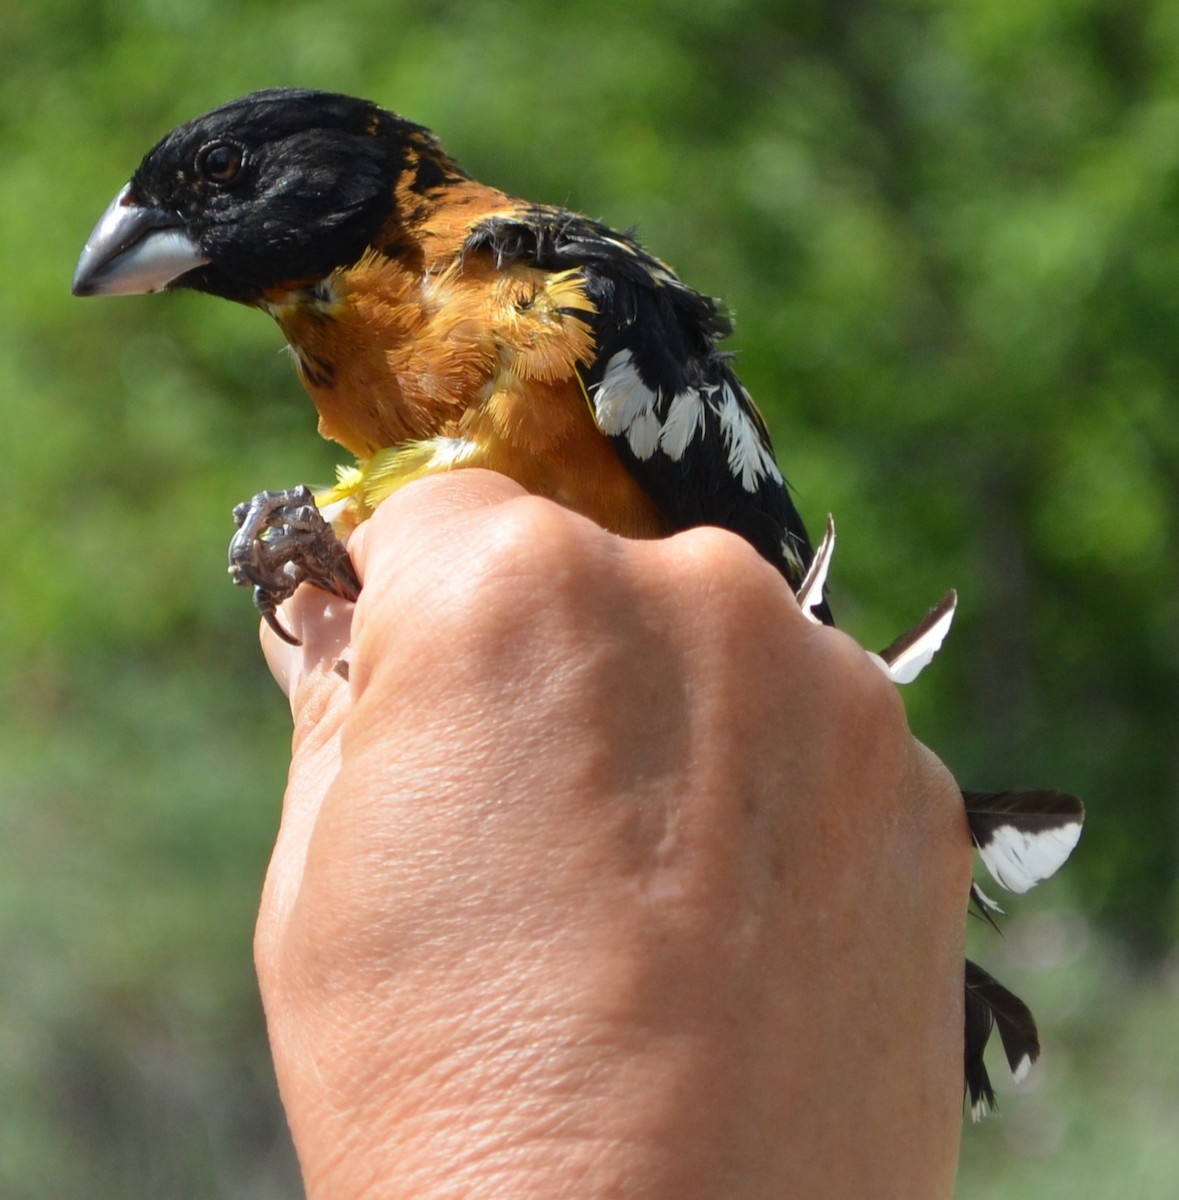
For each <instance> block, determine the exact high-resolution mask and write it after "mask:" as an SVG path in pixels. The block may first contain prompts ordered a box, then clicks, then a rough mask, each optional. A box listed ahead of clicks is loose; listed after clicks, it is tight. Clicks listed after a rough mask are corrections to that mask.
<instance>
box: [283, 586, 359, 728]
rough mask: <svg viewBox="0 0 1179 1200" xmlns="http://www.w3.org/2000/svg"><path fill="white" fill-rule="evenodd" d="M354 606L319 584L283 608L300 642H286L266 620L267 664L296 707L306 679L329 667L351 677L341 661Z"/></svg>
mask: <svg viewBox="0 0 1179 1200" xmlns="http://www.w3.org/2000/svg"><path fill="white" fill-rule="evenodd" d="M353 607H354V605H352V604H350V603H349V602H348V601H346V600H341V599H340V598H339V597H338V596H331V595H329V594H328V593H327V592H323V591H320V590H319V588H314V587H301V588H299V590H298V591H297V592H296V593H295V594H294V596H292V597H291V599H290V600H288V601H287V602H286V603H285V604H283V605H282V607H281V608H280V609H279V620H280V621H281V622H282V624H283V627H284V628H286V629H289V630H290V631H291V632H292V633H293V634H294V635H295V637H296V638H298V639H299V644H298V645H294V646H293V645H291V644H290V643H288V642H284V641H283V640H282V639H281V638H280V637H279V636H278V635H277V634H276V633H275V632H274V630H272V629H271V628H270V626H269V625H267V624H266V623H265V622H263V623H262V627H261V635H260V640H261V642H262V653H263V654H264V655H265V657H266V665H267V666H268V667H269V668H270V673H271V674H272V675H273V676H274V679H275V682H276V683H277V684H278V686H279V687H280V688H282V690H283V691H284V692H285V693H286V695H287V698H288V699H289V700H290V701H291V708H292V711H294V709H295V705H296V702H297V698H298V694H299V687H300V685H301V683H302V682H303V680H304V679H307V678H309V677H311V676H313V675H316V674H320V673H322V672H324V671H327V670H330V671H334V672H335V673H336V674H337V675H339V676H340V677H341V678H346V677H347V672H346V670H341V669H340V666H339V664H340V663H342V662H346V661H347V650H348V644H349V641H350V640H351V636H352V610H353Z"/></svg>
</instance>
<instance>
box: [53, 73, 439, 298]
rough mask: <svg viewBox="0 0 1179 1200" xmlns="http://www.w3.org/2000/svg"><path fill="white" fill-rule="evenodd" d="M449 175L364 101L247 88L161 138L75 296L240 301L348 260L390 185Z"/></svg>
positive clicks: (96, 241) (414, 138) (422, 142)
mask: <svg viewBox="0 0 1179 1200" xmlns="http://www.w3.org/2000/svg"><path fill="white" fill-rule="evenodd" d="M410 159H412V160H413V161H414V162H415V163H416V164H417V165H418V166H417V169H418V170H419V171H420V170H421V162H422V160H423V159H428V160H429V162H430V164H431V171H432V174H433V175H434V176H435V177H437V178H439V179H441V178H458V177H460V176H461V173H460V172H459V171H458V169H457V168H456V167H455V166H454V164H453V163H451V162H450V160H449V159H447V158H446V156H445V154H444V153H443V152H442V150H441V149H440V148H439V147H438V145H437V143H436V142H435V141H434V140H433V138H432V137H431V135H430V134H429V133H428V132H427V131H426V130H424V129H422V128H421V126H418V125H413V124H411V123H410V122H408V121H405V120H403V119H402V118H401V117H398V116H396V115H395V114H393V113H390V112H387V111H386V110H384V109H382V108H379V107H378V106H377V105H375V104H372V103H369V102H368V101H365V100H357V99H354V98H353V97H351V96H340V95H334V94H331V93H327V92H315V91H308V90H303V89H295V88H273V89H270V90H267V91H263V92H254V93H252V94H251V95H249V96H244V97H243V98H242V99H240V100H233V101H231V102H230V103H229V104H224V105H222V106H221V107H220V108H215V109H213V110H212V112H208V113H206V114H205V115H204V116H201V117H197V118H196V119H195V120H192V121H188V122H186V123H185V124H184V125H180V126H178V127H177V128H176V129H173V130H172V132H171V133H169V134H167V135H166V136H165V137H164V138H162V139H161V140H160V141H159V142H158V143H157V144H156V145H155V146H154V147H153V148H152V149H151V150H150V151H149V152H148V153H147V155H146V156H145V158H144V159H143V161H142V162H141V163H140V164H139V168H138V169H137V170H136V172H135V174H134V175H133V176H132V177H131V181H130V182H129V183H128V184H127V186H126V187H125V188H124V189H123V191H122V192H120V193H119V195H118V196H117V197H116V198H115V200H114V202H113V203H112V204H111V206H110V207H109V208H108V209H107V211H106V213H105V215H104V216H103V218H102V220H101V221H100V222H99V224H98V226H97V227H96V228H95V230H94V232H93V233H92V234H91V236H90V239H89V241H88V242H87V243H86V248H85V250H83V252H82V257H81V259H80V260H79V263H78V270H77V273H76V274H75V276H74V292H75V294H77V295H102V294H106V295H111V294H120V293H134V292H148V291H159V290H161V289H163V288H166V287H188V288H195V289H197V290H199V291H204V292H211V293H213V294H215V295H219V296H225V297H228V298H229V299H232V300H241V301H244V302H246V303H249V302H251V301H253V300H256V299H257V298H258V297H259V296H260V295H261V294H262V293H263V292H266V291H268V290H269V289H272V288H275V287H279V286H281V285H284V284H291V283H306V282H312V281H315V280H317V279H320V278H322V277H323V276H324V275H326V274H328V273H329V272H330V271H332V270H333V269H335V268H336V267H341V266H347V265H349V264H350V263H352V262H355V261H356V259H357V258H359V257H360V255H361V254H362V253H363V251H364V250H365V249H366V247H368V246H369V245H370V244H371V243H372V241H373V238H374V237H375V236H376V234H377V233H378V231H379V230H380V229H381V228H382V227H383V226H386V225H387V224H388V223H389V222H390V219H391V218H392V217H393V210H394V203H395V200H394V192H395V184H396V181H397V179H398V176H399V175H400V174H401V172H402V171H403V170H404V169H405V167H406V164H407V161H409V160H410Z"/></svg>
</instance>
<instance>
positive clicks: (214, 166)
mask: <svg viewBox="0 0 1179 1200" xmlns="http://www.w3.org/2000/svg"><path fill="white" fill-rule="evenodd" d="M242 157H243V154H242V148H241V147H240V146H235V145H234V144H233V143H232V142H210V143H209V144H208V145H207V146H202V147H201V148H200V149H199V150H198V151H197V156H196V169H197V171H198V172H199V173H200V174H201V175H202V176H203V177H204V178H205V179H207V180H209V182H210V183H232V182H233V181H234V180H235V179H236V178H237V175H238V172H239V171H240V170H241V169H242Z"/></svg>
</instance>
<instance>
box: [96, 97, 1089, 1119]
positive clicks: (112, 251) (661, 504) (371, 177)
mask: <svg viewBox="0 0 1179 1200" xmlns="http://www.w3.org/2000/svg"><path fill="white" fill-rule="evenodd" d="M180 287H184V288H191V289H194V290H197V291H202V292H209V293H211V294H212V295H215V296H223V297H225V298H227V299H230V300H236V301H238V302H240V303H243V304H247V305H251V306H253V307H255V308H261V309H263V310H264V311H266V312H268V313H269V314H270V315H271V316H272V317H274V319H275V320H276V321H277V322H278V324H279V325H280V327H281V328H282V331H283V333H284V334H285V335H286V338H287V342H288V343H289V346H290V349H291V351H292V353H293V356H294V359H295V363H296V366H297V369H298V372H299V375H300V377H301V378H302V380H303V383H304V385H305V386H306V388H307V390H308V392H310V394H311V398H312V400H313V401H314V402H315V406H316V408H317V409H318V411H319V429H320V432H321V433H322V434H323V435H324V436H325V437H328V438H331V439H333V440H334V441H337V442H339V443H340V444H341V445H342V446H344V447H345V448H346V449H347V450H349V451H350V452H351V453H352V454H353V455H354V456H355V459H356V463H355V465H354V466H349V467H348V468H346V469H343V470H342V471H341V472H340V477H339V480H338V482H337V484H336V486H335V487H333V488H332V489H330V490H329V491H327V492H326V493H321V494H320V495H319V496H318V497H317V498H316V500H317V501H318V510H317V508H316V504H315V502H314V501H313V500H312V497H311V494H310V493H309V492H308V491H307V490H306V489H292V490H291V491H290V492H281V493H262V494H260V495H259V496H258V497H255V499H254V500H253V501H251V502H249V503H248V504H246V505H242V506H239V508H238V510H237V511H236V513H235V516H236V518H237V520H238V522H239V525H240V526H241V528H240V529H239V534H238V536H237V537H236V538H235V540H234V544H233V550H232V551H231V560H232V565H233V567H234V571H235V575H236V578H237V579H238V581H239V582H247V583H250V584H252V585H253V586H254V588H255V599H256V601H257V602H258V603H259V607H260V608H261V609H262V611H263V614H264V615H265V616H266V618H267V619H268V620H269V621H271V622H272V624H274V626H275V628H276V629H278V630H279V632H280V633H283V634H284V636H285V631H283V630H282V629H281V626H279V625H278V623H277V621H276V619H275V616H274V607H275V604H276V603H277V601H278V600H280V599H282V598H284V597H285V596H286V595H289V594H290V593H291V592H292V591H293V590H294V588H295V587H296V586H297V585H298V583H299V582H300V581H302V580H305V579H306V580H310V581H312V582H315V583H318V584H319V585H320V586H324V587H327V588H328V589H329V590H332V591H336V592H338V593H339V594H342V595H344V596H348V597H352V596H354V595H355V592H356V589H357V588H358V586H359V585H358V584H357V582H356V580H355V576H354V575H353V574H352V572H351V566H350V563H349V561H348V558H347V554H346V552H345V551H344V550H343V549H342V547H341V546H340V544H339V543H338V542H337V541H336V540H335V539H334V537H332V536H330V534H329V533H328V531H327V529H326V526H324V524H323V521H322V519H321V517H320V516H319V511H323V512H326V513H328V514H329V515H330V519H331V520H332V522H333V523H334V524H335V526H336V528H337V529H338V530H340V531H345V530H347V529H348V528H351V527H352V526H354V525H355V524H357V523H358V522H359V521H362V520H364V518H365V517H366V516H367V515H369V514H370V513H371V512H372V510H373V509H374V507H375V506H376V505H377V504H379V503H380V502H381V500H382V499H383V498H384V497H386V496H387V495H389V494H390V492H392V491H393V490H394V489H396V488H397V487H399V486H401V485H403V484H404V483H406V482H407V481H409V480H411V479H414V478H417V477H419V476H422V475H426V474H429V473H432V472H437V471H445V470H451V469H454V468H458V467H468V466H480V467H487V468H490V469H492V470H496V471H500V472H502V473H503V474H506V475H509V476H511V477H512V478H513V479H515V480H517V481H518V482H519V483H520V484H522V485H523V486H524V487H525V488H526V489H527V490H529V491H531V492H533V493H535V494H537V495H540V496H546V497H548V498H550V499H552V500H554V501H556V502H558V503H560V504H563V505H566V506H568V507H569V508H572V509H575V510H576V511H578V512H580V513H582V514H584V515H585V516H587V517H589V518H591V519H593V520H594V521H596V522H597V523H598V524H600V525H601V526H603V527H604V528H606V529H609V530H612V531H614V532H616V533H619V534H624V535H627V536H630V537H657V536H660V535H663V534H667V533H670V532H673V531H675V530H679V529H684V528H687V527H690V526H694V525H705V524H707V525H717V526H720V527H722V528H725V529H729V530H732V531H733V532H734V533H737V534H739V535H740V536H741V537H744V538H746V539H747V540H748V541H749V542H750V543H752V545H753V546H754V547H755V548H756V549H757V550H758V551H759V552H760V553H761V554H762V555H763V556H764V557H765V558H766V559H768V560H769V561H770V562H772V563H773V564H774V566H775V567H777V568H778V570H779V571H780V572H781V573H782V575H783V576H784V577H785V579H786V580H787V582H788V583H789V584H790V586H791V587H792V588H793V589H794V590H795V591H796V592H798V593H799V595H800V601H801V602H802V604H803V608H804V611H806V612H807V613H808V615H810V616H811V617H812V619H815V620H820V621H823V622H828V623H829V622H830V621H831V616H830V612H829V610H828V608H827V605H826V601H825V599H824V597H823V580H824V578H825V573H826V562H827V560H828V558H829V554H830V547H831V539H830V536H828V538H827V539H826V540H825V542H824V546H823V547H822V548H821V551H820V555H819V556H818V558H816V556H815V554H814V552H813V551H812V549H811V545H810V542H809V541H808V538H807V534H806V529H805V528H804V526H803V523H802V520H801V518H800V517H799V515H798V512H797V511H796V509H795V507H794V504H793V502H792V501H791V498H790V495H789V492H788V490H787V487H786V484H785V482H784V481H783V478H782V474H781V472H780V470H779V468H778V465H777V462H776V460H775V457H774V452H773V449H772V446H771V444H770V438H769V434H768V432H767V430H766V427H765V424H764V422H763V421H762V419H761V417H760V415H759V414H758V412H757V409H756V408H755V407H754V404H753V402H752V400H751V399H750V397H749V394H748V392H746V390H745V389H744V388H743V387H742V385H741V383H740V381H739V380H738V378H737V376H736V374H735V373H734V371H733V367H732V364H731V361H730V358H729V356H728V355H726V354H725V353H724V352H722V351H721V350H719V349H718V347H717V344H718V342H719V341H721V340H722V339H723V338H724V337H725V336H726V335H727V334H728V333H729V329H730V326H729V322H728V320H727V318H726V317H725V315H724V314H723V312H722V311H721V309H720V308H719V306H718V305H717V303H716V302H715V301H713V300H711V299H708V298H707V297H705V296H702V295H701V294H700V293H698V292H696V291H694V290H693V289H692V288H690V287H688V286H687V285H686V284H684V283H683V282H681V280H680V279H679V278H678V277H677V276H676V275H675V273H674V272H673V271H672V270H671V269H670V268H669V267H668V266H666V265H665V264H664V263H662V262H660V261H659V260H658V259H656V258H654V257H652V256H651V255H650V254H648V253H647V252H646V251H645V250H644V249H643V248H642V247H641V246H640V245H639V244H638V243H637V242H636V241H635V240H634V238H633V237H631V236H629V235H627V234H622V233H617V232H615V231H613V230H611V229H608V228H607V227H605V226H604V225H601V224H599V223H597V222H595V221H592V220H590V219H588V218H586V217H583V216H578V215H576V214H574V213H571V212H567V211H565V210H564V209H560V208H552V207H547V206H544V205H538V204H529V203H526V202H523V201H521V200H517V199H514V198H513V197H511V196H508V195H506V194H505V193H504V192H501V191H498V190H497V189H495V188H492V187H488V186H486V185H484V184H481V183H478V182H476V181H475V180H473V179H471V178H470V176H468V175H467V174H466V173H465V172H464V171H463V170H462V168H461V167H459V166H458V165H457V164H456V163H455V162H454V160H453V159H451V158H450V157H449V156H448V155H447V154H446V152H445V151H444V150H443V149H442V147H441V146H440V145H439V143H438V142H437V141H436V140H435V138H434V137H433V135H432V134H431V133H430V132H429V131H428V130H426V129H424V128H422V127H421V126H419V125H415V124H412V123H411V122H409V121H407V120H405V119H404V118H402V117H399V116H397V115H395V114H394V113H391V112H387V111H386V110H384V109H382V108H380V107H378V106H377V105H375V104H371V103H368V102H366V101H362V100H357V99H354V98H351V97H348V96H340V95H329V94H325V93H322V92H314V91H304V90H295V89H274V90H269V91H264V92H258V93H255V94H253V95H250V96H246V97H244V98H243V99H240V100H235V101H232V102H231V103H229V104H226V105H223V106H222V107H220V108H217V109H214V110H213V111H212V112H209V113H207V114H205V115H204V116H202V117H198V118H196V119H195V120H193V121H190V122H188V123H187V124H184V125H181V126H179V127H178V128H176V129H174V130H173V131H172V132H171V133H169V134H167V136H165V137H164V138H163V139H162V140H161V141H160V142H159V143H158V144H157V145H156V146H155V147H154V148H153V149H152V150H151V151H149V152H148V154H147V156H146V157H145V158H144V159H143V161H142V163H141V164H140V165H139V168H138V169H137V170H136V172H135V174H134V175H133V176H132V178H131V180H130V182H129V183H128V184H127V185H126V187H124V188H123V190H122V191H121V192H120V193H119V194H118V196H117V197H116V198H115V200H114V201H113V202H112V204H111V205H110V207H109V208H108V209H107V211H106V213H105V214H104V215H103V217H102V219H101V220H100V222H99V224H98V225H97V227H96V228H95V230H94V232H93V234H92V235H91V237H90V240H89V241H88V242H87V244H86V248H85V250H84V251H83V253H82V257H81V260H80V261H79V264H78V270H77V274H76V275H75V278H74V291H75V293H76V294H78V295H104V294H105V295H117V294H124V293H137V292H154V291H159V290H162V289H164V288H180ZM951 612H952V606H951V605H943V606H942V607H940V608H938V609H935V610H934V612H933V613H932V614H931V616H930V618H929V619H928V620H927V621H926V622H925V623H924V624H923V625H922V626H920V627H919V628H918V630H917V631H916V634H915V635H914V636H912V637H909V638H906V639H902V640H901V641H899V642H898V643H896V644H894V647H892V648H890V651H886V652H885V653H884V660H883V663H884V665H885V667H886V669H888V670H889V671H890V673H891V674H892V675H893V677H894V678H897V679H903V678H904V677H905V675H906V673H907V674H908V675H910V676H911V675H912V674H913V673H915V670H916V669H919V666H920V665H921V663H922V662H923V661H924V659H925V658H927V657H928V656H929V654H930V653H932V650H933V649H936V645H937V644H938V643H940V638H941V636H943V635H944V632H945V629H946V628H947V627H948V623H949V616H950V614H951ZM964 795H965V799H966V804H967V810H968V813H969V815H970V818H971V828H972V832H973V835H974V839H975V843H976V845H977V846H978V847H979V849H980V851H981V852H982V855H983V858H984V861H985V862H986V863H987V864H988V866H989V867H990V868H991V870H992V873H993V874H995V875H996V877H997V878H998V879H999V881H1000V882H1001V883H1002V884H1003V885H1004V886H1007V887H1011V888H1013V890H1016V891H1024V890H1026V889H1027V888H1028V887H1030V886H1032V885H1033V884H1034V883H1036V882H1038V881H1039V880H1040V879H1042V878H1045V877H1046V876H1047V875H1049V874H1051V873H1052V872H1053V871H1054V870H1055V869H1056V867H1057V866H1059V865H1060V863H1061V862H1063V861H1064V858H1066V857H1067V855H1068V853H1069V852H1070V851H1071V849H1072V846H1073V845H1074V844H1075V842H1076V839H1077V836H1079V831H1080V821H1081V809H1080V805H1079V802H1077V801H1075V800H1074V799H1073V798H1072V797H1068V796H1063V795H1062V794H1060V793H1054V792H1035V793H1027V792H1024V793H1001V794H985V793H965V794H964ZM972 894H973V897H974V899H975V900H976V902H977V903H978V904H979V906H980V908H982V910H983V911H984V912H986V908H985V906H986V904H987V903H988V902H987V901H986V898H985V897H984V896H983V894H982V893H981V891H979V890H978V889H977V887H975V888H974V890H973V893H972ZM995 1025H997V1026H998V1028H999V1032H1000V1036H1001V1040H1002V1042H1003V1046H1004V1050H1005V1052H1006V1056H1007V1059H1008V1062H1009V1064H1010V1066H1011V1068H1012V1070H1013V1071H1014V1072H1015V1074H1016V1076H1017V1077H1019V1076H1022V1074H1024V1073H1025V1072H1026V1071H1027V1070H1028V1068H1029V1067H1030V1066H1031V1063H1032V1062H1033V1061H1034V1060H1035V1058H1036V1057H1037V1055H1038V1053H1039V1044H1038V1040H1037V1035H1036V1029H1035V1023H1034V1021H1033V1020H1032V1016H1031V1014H1030V1012H1028V1010H1027V1008H1026V1007H1025V1006H1024V1005H1023V1004H1022V1003H1021V1002H1020V1001H1019V1000H1018V999H1017V998H1016V997H1014V996H1013V995H1012V994H1011V993H1010V992H1008V991H1007V990H1006V989H1004V988H1002V987H1001V986H1000V985H999V984H997V983H996V982H995V981H994V980H993V979H991V978H990V976H989V975H987V974H986V972H984V971H983V970H982V969H981V968H979V967H976V966H975V965H974V964H972V963H969V962H968V963H967V965H966V1047H965V1067H966V1086H967V1090H968V1092H969V1096H970V1101H971V1107H972V1111H973V1112H974V1113H975V1115H976V1116H977V1115H979V1114H980V1113H981V1112H982V1111H985V1110H986V1109H987V1108H988V1107H989V1106H991V1105H992V1104H993V1102H994V1095H993V1092H992V1089H991V1084H990V1080H989V1079H988V1076H987V1072H986V1068H985V1066H984V1064H983V1050H984V1048H985V1045H986V1042H987V1040H988V1037H989V1035H990V1032H991V1029H992V1028H993V1027H994V1026H995Z"/></svg>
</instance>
